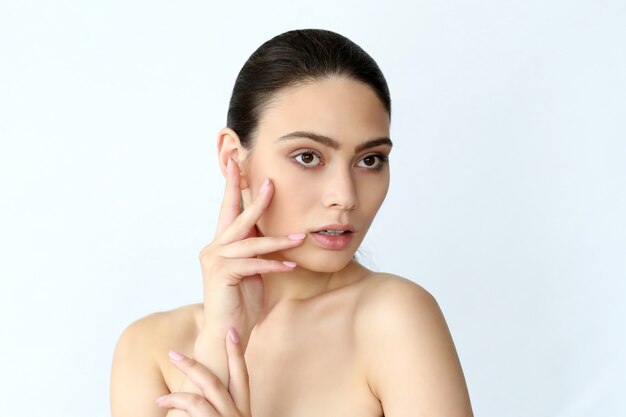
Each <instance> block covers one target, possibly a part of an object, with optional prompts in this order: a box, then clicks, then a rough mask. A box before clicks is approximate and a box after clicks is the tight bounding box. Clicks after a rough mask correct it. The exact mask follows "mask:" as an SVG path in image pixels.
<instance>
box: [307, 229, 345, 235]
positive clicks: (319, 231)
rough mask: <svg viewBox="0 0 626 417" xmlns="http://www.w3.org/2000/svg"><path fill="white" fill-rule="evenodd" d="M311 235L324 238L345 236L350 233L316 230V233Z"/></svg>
mask: <svg viewBox="0 0 626 417" xmlns="http://www.w3.org/2000/svg"><path fill="white" fill-rule="evenodd" d="M313 233H319V234H320V235H324V236H343V235H345V234H348V233H352V232H351V231H349V230H332V229H329V230H318V231H317V232H313Z"/></svg>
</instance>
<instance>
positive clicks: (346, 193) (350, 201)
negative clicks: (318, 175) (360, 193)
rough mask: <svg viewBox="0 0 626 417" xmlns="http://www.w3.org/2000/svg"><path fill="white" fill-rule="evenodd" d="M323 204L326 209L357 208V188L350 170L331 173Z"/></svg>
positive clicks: (337, 170)
mask: <svg viewBox="0 0 626 417" xmlns="http://www.w3.org/2000/svg"><path fill="white" fill-rule="evenodd" d="M322 204H323V205H324V207H325V208H337V209H341V210H354V209H356V208H357V206H358V198H357V192H356V187H355V184H354V179H353V178H352V175H351V174H350V172H349V170H341V169H336V170H334V171H333V172H329V176H328V180H327V182H326V186H325V188H324V195H323V198H322Z"/></svg>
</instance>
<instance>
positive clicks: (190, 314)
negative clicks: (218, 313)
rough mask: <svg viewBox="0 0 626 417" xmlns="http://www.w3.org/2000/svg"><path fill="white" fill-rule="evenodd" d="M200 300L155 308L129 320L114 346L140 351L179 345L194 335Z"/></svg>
mask: <svg viewBox="0 0 626 417" xmlns="http://www.w3.org/2000/svg"><path fill="white" fill-rule="evenodd" d="M201 314H202V304H190V305H186V306H182V307H178V308H176V309H172V310H167V311H157V312H154V313H151V314H148V315H146V316H144V317H141V318H138V319H137V320H135V321H133V322H131V323H130V324H129V325H128V326H127V327H126V328H125V329H124V331H123V332H122V334H121V336H120V339H119V341H118V345H117V347H116V349H119V348H122V349H127V350H129V351H134V350H140V351H141V352H143V355H144V356H146V353H153V351H154V350H155V349H156V348H158V347H160V346H164V345H169V346H170V349H176V348H182V347H183V346H185V345H186V344H188V343H189V341H190V340H191V342H193V341H194V340H195V336H196V335H197V332H198V329H199V326H200V322H199V320H200V318H201Z"/></svg>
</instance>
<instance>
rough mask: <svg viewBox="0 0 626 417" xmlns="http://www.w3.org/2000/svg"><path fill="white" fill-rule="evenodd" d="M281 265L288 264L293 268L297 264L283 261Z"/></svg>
mask: <svg viewBox="0 0 626 417" xmlns="http://www.w3.org/2000/svg"><path fill="white" fill-rule="evenodd" d="M283 265H286V266H288V267H289V268H295V266H296V265H298V264H297V263H295V262H291V261H283Z"/></svg>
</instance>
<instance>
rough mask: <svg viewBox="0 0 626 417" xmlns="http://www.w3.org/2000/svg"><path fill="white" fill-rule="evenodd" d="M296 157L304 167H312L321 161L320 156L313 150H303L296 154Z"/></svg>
mask: <svg viewBox="0 0 626 417" xmlns="http://www.w3.org/2000/svg"><path fill="white" fill-rule="evenodd" d="M294 159H295V160H296V161H298V163H300V164H301V165H303V166H304V167H307V168H311V167H314V166H315V165H317V164H318V163H319V159H320V158H319V156H317V155H316V154H314V153H313V152H302V153H299V154H298V155H296V156H295V157H294Z"/></svg>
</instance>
